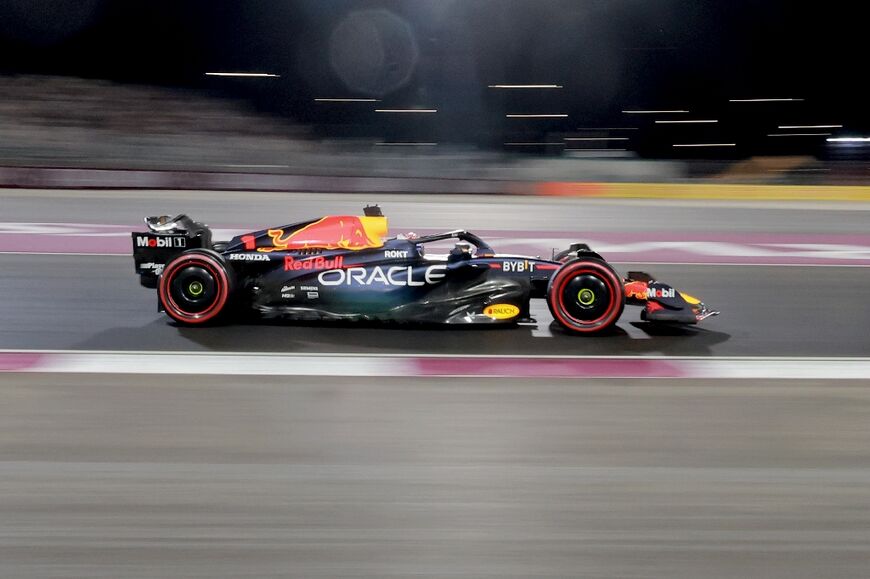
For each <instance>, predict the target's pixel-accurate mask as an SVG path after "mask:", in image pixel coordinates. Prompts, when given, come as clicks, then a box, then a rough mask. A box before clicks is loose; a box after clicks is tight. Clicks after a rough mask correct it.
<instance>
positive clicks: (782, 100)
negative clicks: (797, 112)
mask: <svg viewBox="0 0 870 579" xmlns="http://www.w3.org/2000/svg"><path fill="white" fill-rule="evenodd" d="M803 100H804V99H728V102H729V103H785V102H802V101H803Z"/></svg>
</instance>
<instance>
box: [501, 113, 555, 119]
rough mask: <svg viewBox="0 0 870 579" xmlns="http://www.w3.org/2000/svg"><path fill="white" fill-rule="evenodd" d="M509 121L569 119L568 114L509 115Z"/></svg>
mask: <svg viewBox="0 0 870 579" xmlns="http://www.w3.org/2000/svg"><path fill="white" fill-rule="evenodd" d="M505 116H506V117H507V118H509V119H567V118H568V115H567V114H566V113H555V114H549V113H545V114H513V113H512V114H508V115H505Z"/></svg>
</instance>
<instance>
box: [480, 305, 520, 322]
mask: <svg viewBox="0 0 870 579" xmlns="http://www.w3.org/2000/svg"><path fill="white" fill-rule="evenodd" d="M483 315H484V316H486V317H488V318H492V319H494V320H509V319H511V318H515V317H517V316H518V315H520V308H518V307H516V306H515V305H513V304H492V305H491V306H486V307H485V308H483Z"/></svg>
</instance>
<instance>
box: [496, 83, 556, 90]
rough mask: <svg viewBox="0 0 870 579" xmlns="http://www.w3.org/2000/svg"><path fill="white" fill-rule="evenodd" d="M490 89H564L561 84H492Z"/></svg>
mask: <svg viewBox="0 0 870 579" xmlns="http://www.w3.org/2000/svg"><path fill="white" fill-rule="evenodd" d="M488 88H507V89H511V88H520V89H522V88H562V85H560V84H491V85H489V87H488Z"/></svg>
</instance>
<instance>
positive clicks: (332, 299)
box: [133, 206, 718, 334]
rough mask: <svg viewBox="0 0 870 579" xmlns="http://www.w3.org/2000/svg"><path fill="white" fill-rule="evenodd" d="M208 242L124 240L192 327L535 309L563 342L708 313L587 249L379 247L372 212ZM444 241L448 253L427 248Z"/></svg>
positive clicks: (427, 239)
mask: <svg viewBox="0 0 870 579" xmlns="http://www.w3.org/2000/svg"><path fill="white" fill-rule="evenodd" d="M364 213H365V215H363V216H346V215H330V216H327V217H321V218H319V219H311V220H308V221H302V222H300V223H295V224H293V225H285V226H284V227H279V228H275V229H264V230H260V231H254V232H251V233H247V234H244V235H239V236H236V237H234V238H233V239H231V240H230V241H229V242H213V241H212V233H211V231H210V230H209V228H208V227H207V226H206V225H203V224H201V223H197V222H195V221H193V220H191V219H190V218H189V217H187V216H186V215H179V216H177V217H175V218H173V219H170V218H169V217H166V216H163V217H148V218H146V220H145V222H146V223H147V224H148V231H144V232H135V233H133V257H134V260H135V263H136V273H138V274H139V276H140V281H141V283H142V285H143V286H146V287H149V288H157V296H158V309H159V310H160V311H165V312H166V314H167V315H168V316H169V317H170V318H172V319H173V320H175V321H176V322H178V323H180V324H185V325H200V324H205V323H207V322H212V321H214V320H216V319H219V318H220V317H221V316H223V315H225V314H227V313H229V312H231V311H236V312H239V311H246V310H247V311H253V312H256V313H259V315H261V316H263V317H286V318H290V319H297V320H383V321H395V322H423V323H439V324H441V323H443V324H484V325H492V324H516V323H521V322H534V320H533V319H532V318H531V315H530V313H529V300H530V299H532V298H539V299H545V300H546V301H547V305H548V306H549V308H550V312H552V314H553V318H554V319H555V320H556V322H558V323H559V324H560V325H561V326H563V327H564V328H565V329H567V330H568V331H569V332H572V333H576V334H592V333H595V332H601V331H602V330H605V329H607V328H609V327H611V326H612V325H613V324H615V323H616V321H617V320H618V319H619V317H620V316H621V315H622V311H623V308H624V307H625V304H630V305H639V306H643V310H642V311H641V319H643V320H647V321H649V322H668V323H679V324H695V323H697V322H700V321H701V320H703V319H705V318H707V317H709V316H713V315H716V314H718V312H714V311H711V310H709V309H707V307H706V306H705V305H704V304H703V303H701V302H700V301H699V300H697V299H695V298H693V297H692V296H690V295H688V294H685V293H682V292H679V291H677V290H675V289H674V288H672V287H671V286H669V285H667V284H664V283H661V282H659V281H656V280H654V279H653V278H652V277H651V276H649V275H648V274H645V273H640V272H629V273H628V276H627V278H626V279H623V278H622V277H620V276H619V275H617V273H616V272H615V271H614V269H613V268H612V267H611V266H610V265H608V264H607V262H606V261H604V259H603V258H602V257H601V256H600V255H598V254H597V253H595V252H594V251H592V250H591V249H590V248H589V247H588V246H587V245H585V244H582V243H575V244H573V245H571V247H569V248H568V249H566V250H564V251H562V252H560V253H555V252H554V255H553V256H552V259H541V258H539V257H528V256H519V255H502V254H498V253H496V252H495V250H493V249H492V248H491V247H490V246H489V245H487V244H486V242H484V241H483V240H482V239H480V238H479V237H478V236H476V235H474V234H473V233H470V232H467V231H461V230H457V231H450V232H447V233H441V234H438V235H426V236H416V235H414V234H408V235H399V236H396V237H387V219H386V217H384V216H383V214H382V213H381V210H380V208H379V207H377V206H373V207H366V208H365V211H364ZM448 240H453V243H454V245H453V248H452V250H450V251H449V253H447V254H442V255H430V254H429V253H428V252H427V251H426V248H427V246H429V247H432V245H431V244H437V243H438V242H441V243H442V244H443V243H444V242H448V244H449V241H448Z"/></svg>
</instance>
